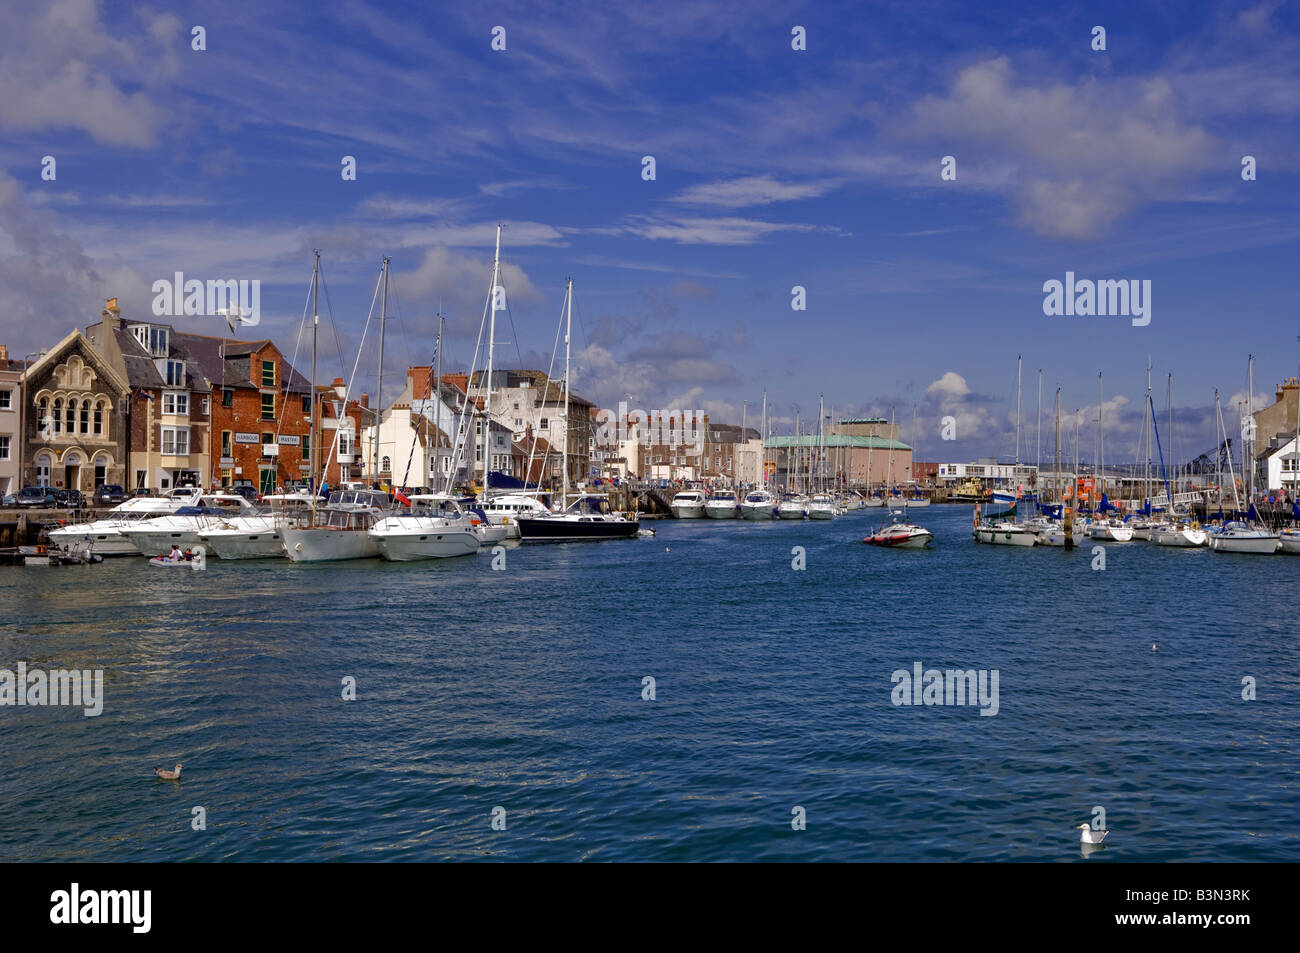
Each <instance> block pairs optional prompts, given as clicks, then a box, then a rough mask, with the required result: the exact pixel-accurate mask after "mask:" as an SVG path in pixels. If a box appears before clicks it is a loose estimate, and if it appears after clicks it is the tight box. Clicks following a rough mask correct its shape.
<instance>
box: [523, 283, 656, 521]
mask: <svg viewBox="0 0 1300 953" xmlns="http://www.w3.org/2000/svg"><path fill="white" fill-rule="evenodd" d="M572 329H573V279H572V278H570V279H569V281H568V286H567V288H566V292H565V326H564V461H563V465H562V466H561V468H560V469H561V471H562V472H563V474H564V476H563V484H562V490H561V496H560V499H561V500H567V499H568V496H569V388H570V384H571V375H572V370H571V368H570V363H569V336H570V333H571V331H572ZM640 529H641V522H640V520H635V519H625V518H624V517H622V516H618V515H616V514H614V513H612V512H611V511H610V508H609V498H608V497H605V496H598V495H596V494H592V493H584V494H582V495H581V496H579V497H578V498H577V499H576V500H574V501H573V502H572V503H571V504H570V505H569V506H568V507H567V508H565V509H564V510H563V511H562V512H559V513H544V514H539V515H537V516H523V517H520V519H519V538H520V539H521V540H523V541H524V542H560V541H567V540H589V539H634V538H636V535H637V533H638V531H639V530H640Z"/></svg>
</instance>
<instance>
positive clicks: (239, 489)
mask: <svg viewBox="0 0 1300 953" xmlns="http://www.w3.org/2000/svg"><path fill="white" fill-rule="evenodd" d="M230 492H231V493H233V494H235V495H236V496H242V497H243V498H244V499H246V500H248V502H250V503H256V502H257V501H258V500H259V499H261V496H260V495H259V494H258V492H257V487H255V486H253V484H251V483H237V484H235V485H234V486H232V487H231V488H230Z"/></svg>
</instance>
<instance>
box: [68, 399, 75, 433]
mask: <svg viewBox="0 0 1300 953" xmlns="http://www.w3.org/2000/svg"><path fill="white" fill-rule="evenodd" d="M76 432H77V402H76V401H75V400H69V401H68V434H69V436H70V435H72V434H74V433H76Z"/></svg>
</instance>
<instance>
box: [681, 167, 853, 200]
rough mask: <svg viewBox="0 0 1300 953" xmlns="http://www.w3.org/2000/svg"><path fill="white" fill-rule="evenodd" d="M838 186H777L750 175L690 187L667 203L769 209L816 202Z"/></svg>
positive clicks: (825, 182) (768, 178) (823, 183)
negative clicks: (802, 201) (796, 202)
mask: <svg viewBox="0 0 1300 953" xmlns="http://www.w3.org/2000/svg"><path fill="white" fill-rule="evenodd" d="M838 184H839V183H838V182H836V181H834V180H830V179H827V180H823V181H819V182H778V181H777V180H776V179H774V178H772V176H770V175H751V176H745V177H743V178H738V179H726V180H723V181H720V182H709V183H706V184H702V185H694V186H691V187H690V188H689V189H687V190H686V191H684V192H680V193H678V194H677V195H675V196H673V197H672V198H671V199H669V201H671V202H679V203H681V204H683V205H718V206H722V207H724V208H745V207H748V206H751V205H771V204H772V203H773V202H791V201H794V200H796V199H806V198H816V197H817V196H819V195H825V194H826V193H827V192H829V191H830V190H831V189H833V188H835V187H836V186H837V185H838Z"/></svg>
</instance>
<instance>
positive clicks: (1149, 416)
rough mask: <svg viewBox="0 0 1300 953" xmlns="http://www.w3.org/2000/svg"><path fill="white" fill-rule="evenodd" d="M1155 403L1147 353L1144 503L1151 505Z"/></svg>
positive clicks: (1149, 357) (1144, 418) (1144, 419)
mask: <svg viewBox="0 0 1300 953" xmlns="http://www.w3.org/2000/svg"><path fill="white" fill-rule="evenodd" d="M1155 412H1156V410H1155V404H1153V403H1151V355H1150V354H1148V355H1147V406H1146V413H1145V414H1143V415H1142V417H1143V421H1144V422H1145V424H1146V441H1147V468H1146V474H1145V479H1146V483H1145V490H1144V492H1145V493H1146V505H1147V506H1148V507H1149V506H1150V505H1151V425H1152V423H1154V422H1155V421H1154V417H1153V415H1154V414H1155Z"/></svg>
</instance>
